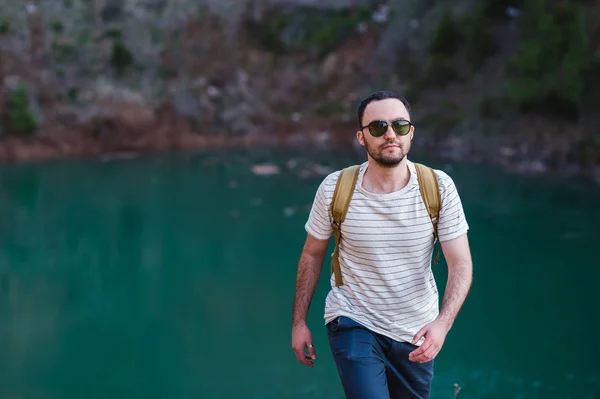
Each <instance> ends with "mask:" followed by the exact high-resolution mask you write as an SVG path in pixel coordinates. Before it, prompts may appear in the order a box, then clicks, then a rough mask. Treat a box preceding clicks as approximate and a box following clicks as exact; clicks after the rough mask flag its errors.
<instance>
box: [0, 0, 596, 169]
mask: <svg viewBox="0 0 600 399" xmlns="http://www.w3.org/2000/svg"><path fill="white" fill-rule="evenodd" d="M0 7H1V10H2V12H1V14H0V83H1V84H2V86H1V87H0V104H1V105H0V129H1V130H0V159H2V160H5V161H6V160H20V159H41V158H47V157H56V156H82V155H94V154H100V153H107V152H118V151H147V150H162V149H167V148H178V147H193V146H197V147H202V146H211V145H238V144H239V145H252V144H257V145H264V144H279V143H296V144H301V143H321V144H322V143H336V145H346V144H349V143H350V142H351V140H352V138H353V136H354V134H353V133H354V131H355V129H356V122H355V108H356V105H357V104H356V102H357V100H358V99H359V98H360V97H361V96H363V95H365V94H366V93H368V92H370V91H372V90H374V89H378V88H392V89H395V90H398V91H400V92H402V93H405V94H406V96H407V97H408V99H409V101H410V102H411V103H412V104H413V112H414V119H415V123H416V125H417V128H418V132H419V133H420V134H419V135H418V138H419V141H417V143H416V145H420V146H424V147H426V148H428V149H431V150H433V151H436V152H437V153H438V154H441V155H444V156H450V157H454V158H469V159H477V158H481V159H497V160H499V161H502V162H504V163H506V164H509V165H513V166H515V167H518V168H525V169H530V170H531V169H535V170H542V169H553V170H554V169H565V168H567V167H568V168H571V169H572V170H576V171H583V172H590V171H594V170H596V171H597V167H598V165H599V164H600V150H599V149H600V143H599V140H600V137H599V133H598V132H599V131H600V121H599V116H598V115H597V113H595V112H594V111H597V109H598V106H597V104H598V103H599V102H598V100H599V99H600V72H599V71H600V68H599V67H598V65H599V63H598V58H599V53H600V2H599V1H577V2H575V1H572V2H569V1H544V0H530V1H510V0H506V1H499V0H481V1H475V0H462V1H459V2H450V1H429V0H389V1H379V0H331V1H327V2H324V1H315V0H262V1H261V0H237V1H236V0H218V1H217V0H204V1H188V0H37V1H30V2H29V3H27V2H25V3H22V2H14V1H12V0H0Z"/></svg>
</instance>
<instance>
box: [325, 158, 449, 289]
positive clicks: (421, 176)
mask: <svg viewBox="0 0 600 399" xmlns="http://www.w3.org/2000/svg"><path fill="white" fill-rule="evenodd" d="M414 165H415V167H416V168H417V179H418V181H419V189H420V191H421V198H423V202H424V203H425V208H427V213H428V214H429V217H430V218H431V222H432V223H433V237H434V245H435V242H436V241H438V234H437V222H438V219H437V217H438V215H439V213H440V207H441V202H442V200H441V196H440V189H439V186H438V181H437V178H436V177H435V173H434V171H433V169H432V168H430V167H429V166H425V165H422V164H419V163H415V164H414ZM359 169H360V165H352V166H348V167H346V168H344V169H342V171H341V172H340V176H339V178H338V181H337V183H336V186H335V191H334V192H333V197H332V199H331V205H330V206H329V211H330V213H331V217H332V220H333V221H332V226H333V233H334V235H335V249H334V251H333V255H332V256H331V258H332V259H331V271H332V273H333V274H334V275H335V285H336V286H338V287H339V286H341V285H343V282H342V272H341V269H340V262H339V259H338V258H339V247H340V241H341V239H342V223H343V222H344V220H345V219H346V214H347V213H348V208H349V206H350V200H351V199H352V194H353V193H354V187H355V186H356V181H357V180H358V172H359ZM439 257H440V246H439V242H438V252H437V256H436V258H435V260H434V263H435V264H436V265H437V263H438V260H439Z"/></svg>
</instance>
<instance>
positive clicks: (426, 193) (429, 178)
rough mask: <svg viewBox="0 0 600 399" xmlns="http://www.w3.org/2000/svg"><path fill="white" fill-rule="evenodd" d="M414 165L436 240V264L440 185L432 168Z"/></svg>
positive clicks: (436, 259)
mask: <svg viewBox="0 0 600 399" xmlns="http://www.w3.org/2000/svg"><path fill="white" fill-rule="evenodd" d="M415 167H416V168H417V179H418V180H419V189H420V190H421V197H422V198H423V202H424V203H425V208H427V213H428V214H429V217H430V218H431V222H432V223H433V237H434V240H435V241H438V253H437V256H436V257H435V260H434V263H435V264H436V265H437V263H438V260H439V258H440V247H439V240H438V233H437V224H438V216H439V214H440V208H441V206H442V198H441V195H440V187H439V185H438V181H437V178H436V176H435V172H434V171H433V169H432V168H430V167H429V166H425V165H422V164H419V163H415ZM435 241H434V242H435Z"/></svg>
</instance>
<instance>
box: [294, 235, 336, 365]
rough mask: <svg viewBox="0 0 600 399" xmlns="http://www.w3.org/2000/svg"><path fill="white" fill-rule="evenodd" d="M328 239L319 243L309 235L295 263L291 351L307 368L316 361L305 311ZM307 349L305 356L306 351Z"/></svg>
mask: <svg viewBox="0 0 600 399" xmlns="http://www.w3.org/2000/svg"><path fill="white" fill-rule="evenodd" d="M328 244H329V240H319V239H317V238H315V237H313V236H311V235H310V234H307V236H306V242H305V244H304V248H303V249H302V254H301V255H300V261H299V262H298V273H297V276H296V295H295V297H294V310H293V314H292V349H293V350H294V352H295V354H296V358H297V359H298V360H299V361H301V362H302V363H304V364H306V365H307V366H312V365H313V362H314V361H315V359H316V352H315V349H314V347H313V342H312V335H311V333H310V330H309V329H308V327H307V325H306V318H307V315H308V310H309V308H310V304H311V302H312V298H313V296H314V293H315V290H316V288H317V284H318V282H319V276H320V275H321V269H322V267H323V260H324V258H325V252H326V251H327V246H328ZM306 348H308V356H307V355H306V354H305V349H306Z"/></svg>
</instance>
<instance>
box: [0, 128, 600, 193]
mask: <svg viewBox="0 0 600 399" xmlns="http://www.w3.org/2000/svg"><path fill="white" fill-rule="evenodd" d="M298 130H304V131H308V129H298ZM298 130H297V131H298ZM158 131H159V132H164V130H163V129H158ZM352 139H354V137H353V136H348V135H347V133H346V132H344V133H343V134H340V133H334V132H332V131H331V130H330V129H327V128H323V129H316V130H313V131H312V132H310V133H287V134H274V133H271V134H268V133H260V134H259V133H253V134H246V135H240V136H230V137H224V136H212V137H211V136H209V135H206V134H200V133H191V132H189V131H187V132H178V133H174V132H173V131H170V132H168V133H166V134H164V133H163V134H156V133H154V134H153V133H144V134H138V135H137V137H136V136H135V135H132V136H129V137H126V136H125V137H124V136H121V137H120V138H119V140H111V139H109V138H105V139H98V138H94V137H92V136H85V135H79V134H71V135H68V136H67V135H65V136H63V137H53V136H50V135H49V136H43V137H37V138H22V137H15V136H8V137H3V138H0V165H16V164H35V163H43V162H52V161H61V160H84V159H100V160H102V161H110V160H114V159H125V158H131V157H137V156H140V155H146V154H167V153H172V152H178V151H204V150H222V149H249V150H251V149H253V148H301V149H324V150H326V149H330V148H338V149H348V150H352V149H353V148H354V149H356V144H355V143H353V140H352ZM486 144H487V145H486ZM490 144H492V143H491V141H490V142H486V140H476V141H475V142H471V143H470V144H466V143H465V142H464V140H462V139H460V138H459V137H449V138H448V139H446V140H444V141H443V142H440V143H436V144H433V143H428V142H425V141H423V140H421V141H420V140H415V143H414V144H413V150H414V151H418V152H422V153H426V154H427V156H431V157H433V158H436V159H439V160H442V161H454V162H468V163H473V164H485V165H490V166H494V167H498V168H501V169H503V170H506V171H507V172H509V173H517V174H521V175H539V176H548V175H551V174H556V175H558V176H562V177H577V178H583V179H585V180H589V181H590V182H591V183H592V184H596V185H600V165H592V166H589V167H587V168H586V167H584V166H583V165H579V164H577V163H574V162H571V163H567V164H562V165H558V166H552V165H549V164H548V163H547V162H544V161H542V160H540V159H536V158H535V157H531V156H528V155H527V154H520V153H519V152H518V151H517V150H515V149H514V148H512V147H511V146H510V145H509V144H506V145H501V146H500V147H499V148H497V147H495V146H491V145H490ZM494 144H497V143H494ZM490 148H497V150H491V149H490Z"/></svg>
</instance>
